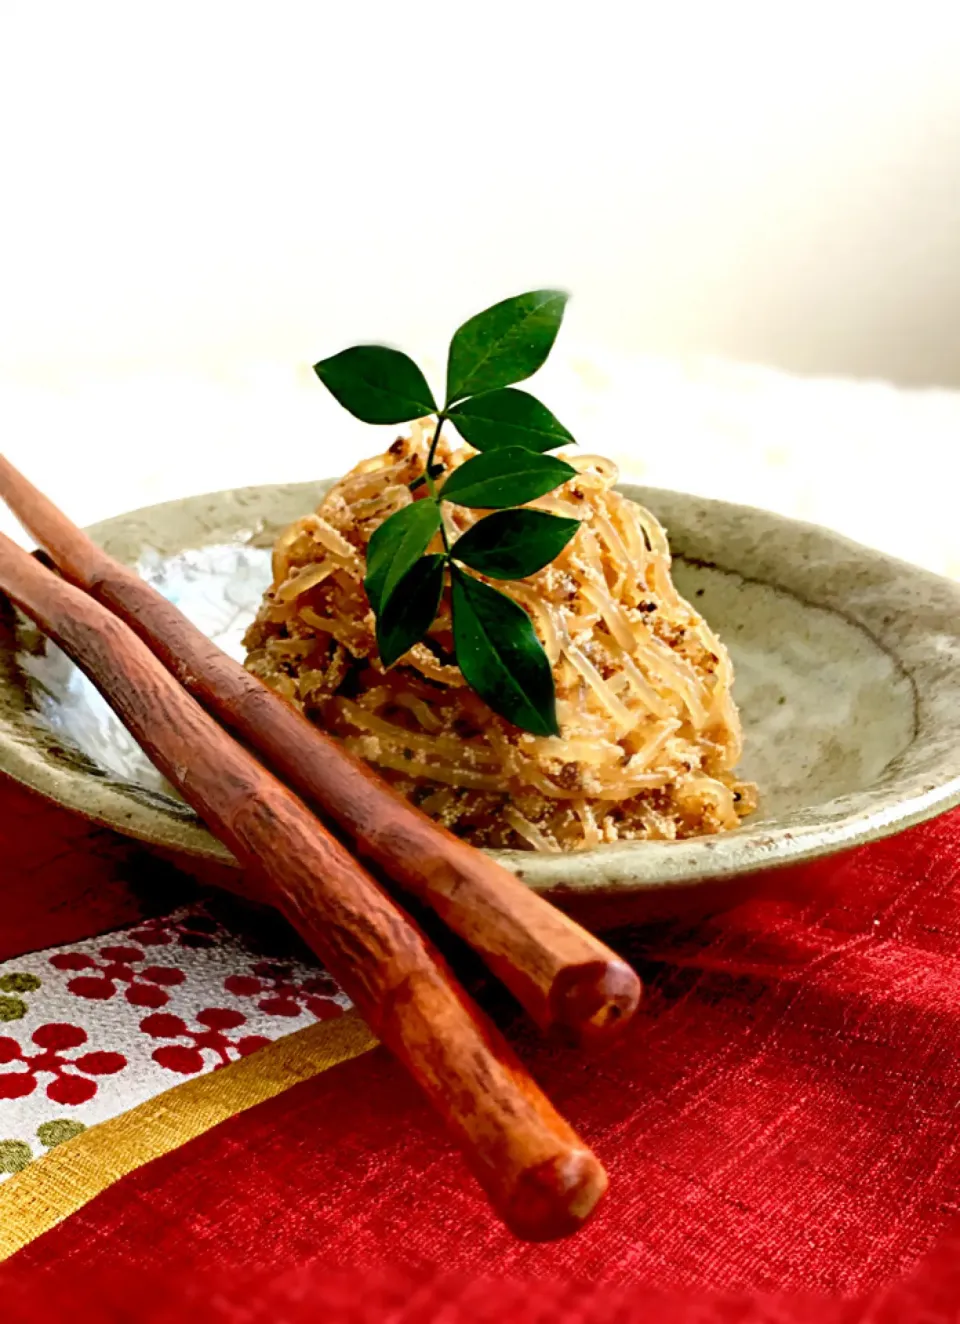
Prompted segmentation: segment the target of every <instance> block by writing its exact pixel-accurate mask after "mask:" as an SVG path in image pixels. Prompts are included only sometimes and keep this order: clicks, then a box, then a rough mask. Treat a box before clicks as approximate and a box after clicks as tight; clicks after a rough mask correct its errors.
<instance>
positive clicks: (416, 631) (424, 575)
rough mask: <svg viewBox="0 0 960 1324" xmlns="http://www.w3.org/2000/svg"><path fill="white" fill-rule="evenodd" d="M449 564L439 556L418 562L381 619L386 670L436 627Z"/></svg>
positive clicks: (381, 648)
mask: <svg viewBox="0 0 960 1324" xmlns="http://www.w3.org/2000/svg"><path fill="white" fill-rule="evenodd" d="M446 562H447V558H446V557H445V556H441V555H440V554H439V553H438V554H436V555H434V556H424V557H423V558H422V559H421V560H419V561H417V562H416V564H415V565H414V566H412V567H411V569H409V570H408V571H407V573H406V574H405V575H404V577H403V578H402V579H401V580H400V583H399V584H398V586H397V591H396V592H395V593H394V594H393V596H392V597H391V599H390V601H389V602H388V603H387V604H386V606H385V607H384V609H383V611H382V612H380V614H379V615H378V616H377V649H378V650H379V653H380V661H381V662H382V663H383V665H384V666H385V667H392V666H393V664H394V662H396V661H398V660H399V659H400V658H401V657H403V655H404V653H406V652H408V651H409V650H410V649H411V648H412V647H413V645H414V644H415V643H417V642H418V641H419V640H421V639H422V638H423V636H424V635H425V634H426V633H427V631H428V630H429V629H430V626H431V625H432V624H433V621H434V617H435V616H436V614H437V608H438V607H439V606H440V594H441V593H442V592H443V570H444V566H445V565H446Z"/></svg>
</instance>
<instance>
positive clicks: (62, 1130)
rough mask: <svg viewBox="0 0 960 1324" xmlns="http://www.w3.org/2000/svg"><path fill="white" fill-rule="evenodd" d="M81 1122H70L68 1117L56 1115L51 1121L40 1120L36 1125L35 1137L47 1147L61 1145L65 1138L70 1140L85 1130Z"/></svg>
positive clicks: (51, 1147)
mask: <svg viewBox="0 0 960 1324" xmlns="http://www.w3.org/2000/svg"><path fill="white" fill-rule="evenodd" d="M86 1129H87V1128H86V1127H85V1126H84V1124H83V1122H71V1120H70V1119H69V1117H58V1118H56V1119H55V1120H54V1121H52V1122H41V1123H40V1125H39V1126H38V1127H37V1139H38V1140H39V1141H40V1143H41V1145H45V1146H46V1147H47V1149H53V1148H54V1147H55V1146H56V1145H62V1144H63V1142H64V1141H65V1140H72V1139H73V1137H74V1136H78V1135H79V1134H80V1132H81V1131H86Z"/></svg>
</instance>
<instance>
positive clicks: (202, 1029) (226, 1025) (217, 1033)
mask: <svg viewBox="0 0 960 1324" xmlns="http://www.w3.org/2000/svg"><path fill="white" fill-rule="evenodd" d="M246 1019H247V1018H246V1016H244V1014H243V1013H242V1012H240V1011H230V1010H229V1009H228V1008H226V1007H204V1009H203V1010H202V1011H198V1012H197V1022H198V1025H199V1029H196V1030H191V1029H190V1027H189V1026H188V1025H187V1024H186V1022H185V1021H184V1020H183V1018H182V1017H181V1016H170V1015H167V1014H165V1013H164V1012H157V1013H155V1014H154V1015H153V1016H148V1017H147V1018H146V1020H143V1021H141V1022H140V1029H141V1030H143V1032H144V1034H149V1035H150V1036H151V1038H153V1039H189V1040H190V1045H189V1047H185V1046H184V1045H183V1044H164V1046H163V1047H162V1048H155V1049H154V1050H153V1053H152V1057H153V1060H154V1062H157V1063H158V1064H159V1065H160V1066H162V1067H166V1068H167V1070H168V1071H176V1072H179V1073H180V1075H183V1076H192V1075H196V1074H197V1072H199V1071H202V1070H203V1068H204V1065H205V1058H204V1056H203V1054H204V1050H206V1051H207V1052H209V1053H214V1054H216V1057H217V1059H218V1060H217V1063H216V1065H217V1066H218V1067H225V1066H226V1065H227V1063H228V1062H234V1061H236V1059H237V1058H238V1057H248V1056H249V1055H250V1054H251V1053H255V1052H256V1051H257V1049H258V1048H263V1046H264V1045H265V1044H268V1043H270V1040H269V1039H268V1038H267V1037H266V1036H265V1035H262V1034H247V1035H242V1036H241V1037H240V1038H234V1037H232V1036H231V1035H229V1034H227V1033H226V1032H227V1031H228V1030H238V1029H239V1028H240V1027H241V1025H244V1024H245V1023H246Z"/></svg>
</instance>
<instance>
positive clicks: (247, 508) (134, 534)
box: [0, 480, 960, 902]
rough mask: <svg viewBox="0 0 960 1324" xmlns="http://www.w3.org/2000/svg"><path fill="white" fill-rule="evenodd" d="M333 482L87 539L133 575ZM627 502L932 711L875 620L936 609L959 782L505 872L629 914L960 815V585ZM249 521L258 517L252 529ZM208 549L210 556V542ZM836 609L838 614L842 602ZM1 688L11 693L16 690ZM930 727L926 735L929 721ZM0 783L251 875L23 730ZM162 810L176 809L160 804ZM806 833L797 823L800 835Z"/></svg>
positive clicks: (772, 517)
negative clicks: (822, 579) (741, 544)
mask: <svg viewBox="0 0 960 1324" xmlns="http://www.w3.org/2000/svg"><path fill="white" fill-rule="evenodd" d="M332 481H333V480H323V481H317V482H312V483H311V482H307V483H293V484H289V483H276V484H258V485H255V486H250V487H243V488H233V489H225V490H224V491H221V492H211V493H203V494H200V495H197V496H191V497H185V498H179V499H177V500H173V501H167V502H162V503H158V504H155V505H151V506H142V507H139V508H138V509H136V510H132V511H128V512H124V513H122V514H118V515H114V516H112V517H110V518H108V519H105V520H101V521H99V522H98V523H96V524H94V525H92V526H90V527H89V528H88V529H87V530H86V532H87V533H88V534H89V535H90V536H91V537H93V538H94V540H95V541H98V542H101V543H103V544H104V545H105V546H107V548H108V550H110V551H111V552H112V553H113V554H114V555H119V556H120V559H122V560H126V561H128V562H129V561H130V560H131V559H135V558H131V556H130V554H129V550H128V551H127V554H126V555H124V554H123V552H124V548H125V547H126V548H127V549H129V547H130V546H132V544H133V543H135V542H137V541H139V542H140V546H141V550H142V547H143V546H144V545H147V544H149V539H147V538H145V537H144V534H145V532H146V530H147V529H149V528H150V526H151V524H154V525H155V522H156V520H157V517H158V515H159V514H160V513H161V512H164V511H172V510H176V511H177V512H178V514H179V515H180V516H181V517H186V516H187V515H188V514H192V517H193V523H194V524H196V523H197V522H198V521H199V520H200V517H201V512H202V511H206V512H208V514H210V513H212V512H222V518H223V519H225V520H226V521H227V523H228V524H229V525H231V526H232V535H228V536H233V537H235V535H236V532H237V531H238V529H242V530H243V531H244V532H248V533H253V534H256V532H257V531H256V530H255V529H253V528H252V527H251V526H250V516H251V515H254V514H255V512H256V507H257V505H258V504H259V503H260V502H262V500H263V497H264V494H266V493H269V494H271V495H272V496H273V497H275V498H276V499H279V498H280V497H281V496H283V497H284V499H286V498H289V502H290V508H291V510H296V509H299V510H301V511H302V510H304V509H309V508H311V506H312V505H316V504H317V501H318V500H319V499H320V497H321V496H322V494H323V492H324V491H325V490H326V489H327V487H328V486H329V485H330V482H332ZM619 490H620V491H622V492H623V493H624V494H625V495H626V496H628V497H631V498H632V499H634V500H638V501H641V502H642V503H643V504H644V505H648V506H650V507H651V508H653V509H654V510H655V511H656V513H657V516H658V518H659V519H660V520H661V522H662V523H664V524H665V525H666V526H667V528H668V530H669V528H670V525H671V523H672V522H673V519H674V517H682V518H683V521H684V526H685V527H684V529H683V531H682V533H681V534H680V535H679V536H678V537H677V538H676V539H675V540H674V539H673V538H672V539H671V545H672V548H673V543H674V541H676V543H677V547H676V548H675V549H674V555H675V558H676V559H677V560H683V561H687V562H689V563H692V564H697V565H702V566H706V567H710V568H715V569H718V570H720V571H722V572H726V573H734V574H738V575H741V576H742V577H743V578H745V579H748V580H750V581H752V582H754V583H758V584H764V585H767V586H768V587H771V588H773V589H775V590H776V591H778V592H781V593H784V592H786V593H789V594H792V595H793V596H794V597H796V598H798V599H799V600H800V601H802V602H804V603H805V604H807V605H809V606H813V607H819V608H825V609H827V610H830V611H833V612H836V613H837V614H839V615H840V616H842V617H844V618H845V619H847V620H848V621H849V622H850V623H851V624H853V625H855V626H857V627H858V628H859V629H861V630H863V631H865V633H866V634H867V635H868V636H870V637H871V638H872V639H873V641H874V642H875V643H876V644H877V645H878V646H879V647H880V648H882V649H883V651H884V652H885V653H887V655H888V656H889V657H891V658H892V659H893V660H894V661H895V662H896V663H897V664H898V665H899V666H900V667H901V669H902V671H903V672H904V674H905V675H906V676H908V677H909V679H910V681H911V684H912V686H913V690H914V697H915V703H916V704H917V705H919V706H922V704H923V703H924V702H925V701H926V699H927V698H928V691H927V690H922V689H918V686H917V679H916V672H915V671H914V670H912V669H911V668H910V666H909V665H908V662H907V661H905V660H904V655H903V648H902V647H901V649H900V650H895V649H894V648H893V647H892V646H890V645H891V642H892V641H891V639H890V635H891V632H892V630H893V627H894V626H895V624H897V623H898V622H899V623H901V624H902V622H903V618H904V613H899V614H898V613H897V612H896V611H894V613H893V615H892V617H890V613H889V610H888V609H887V610H886V611H885V613H882V614H881V616H880V617H879V618H878V619H879V620H882V621H883V622H884V624H883V625H882V626H881V627H876V624H875V622H874V621H873V620H872V618H871V617H870V616H869V612H870V611H872V610H874V608H879V609H883V608H884V604H885V603H886V604H887V607H888V606H889V602H890V600H891V598H892V597H893V596H894V595H893V594H892V592H891V589H890V585H891V582H896V581H897V580H898V579H900V580H903V581H904V583H905V585H907V586H909V587H911V588H912V589H913V590H914V597H915V599H917V598H923V599H924V602H925V611H926V614H927V616H929V617H930V621H929V623H928V626H927V632H928V633H929V632H930V629H931V627H933V628H935V629H939V630H940V632H941V634H942V636H943V639H944V642H945V646H946V642H947V641H949V644H950V645H951V647H950V648H947V649H946V653H947V654H949V655H950V656H946V657H945V659H944V666H943V667H942V668H941V670H940V672H936V668H934V667H933V666H932V662H931V653H930V649H929V647H928V650H927V652H926V653H924V652H923V649H922V647H920V644H922V643H923V639H921V640H920V642H919V644H918V649H919V654H918V656H919V660H920V661H921V662H922V663H923V664H924V666H925V668H926V669H927V670H928V671H931V672H936V674H932V675H931V677H930V678H928V685H929V686H932V687H933V689H934V690H937V687H938V686H939V689H941V690H943V692H944V693H943V694H942V695H939V697H940V698H941V699H944V700H948V699H950V698H953V699H955V700H956V701H957V703H956V708H957V712H958V716H957V718H956V719H955V720H954V730H955V734H956V735H957V737H958V739H957V742H956V744H957V750H958V752H957V755H956V757H955V761H954V764H953V766H952V767H951V768H950V770H949V775H946V769H945V770H944V772H943V773H942V774H941V775H937V776H929V777H927V778H926V779H924V778H923V777H919V776H917V775H914V776H913V778H912V780H911V781H910V782H909V783H908V785H907V786H905V787H904V792H903V793H902V794H901V795H899V796H897V795H896V794H895V788H894V787H893V786H887V787H886V788H885V793H884V791H883V789H882V784H881V787H878V788H877V789H876V790H874V791H872V792H871V791H870V790H868V789H863V790H861V791H858V792H855V793H852V794H851V795H848V796H844V797H838V798H835V799H834V800H831V801H827V802H824V804H823V805H821V806H818V809H819V810H821V811H823V810H826V809H828V808H829V807H830V806H837V807H838V808H836V809H835V810H834V812H833V814H832V816H830V817H826V818H825V817H824V816H823V813H821V815H820V818H819V819H817V818H815V817H813V815H812V814H811V813H810V812H807V813H805V814H799V815H793V816H791V817H789V818H788V819H787V820H786V821H784V823H783V824H782V825H778V824H777V823H768V824H764V823H762V822H760V823H757V824H756V825H753V824H751V823H750V822H749V821H748V822H747V823H745V824H744V825H743V826H741V827H740V828H738V829H736V830H735V831H733V832H730V833H722V834H718V835H717V836H712V837H696V838H689V839H686V840H683V841H675V842H648V841H639V842H616V843H610V844H607V845H603V846H599V847H593V848H591V849H588V850H585V851H579V852H576V853H569V854H564V855H549V856H545V855H536V854H533V853H532V852H526V851H519V850H505V851H494V852H491V853H492V854H493V855H494V856H495V857H496V858H497V859H499V860H501V861H502V862H503V863H504V864H506V865H507V867H508V868H510V869H512V870H513V872H515V873H516V874H517V875H518V876H519V877H521V878H523V879H524V881H525V882H526V883H527V884H528V885H529V886H531V887H533V888H534V889H535V890H537V891H543V892H546V893H548V894H552V895H555V896H557V897H558V898H560V897H563V896H567V897H570V898H571V899H585V900H587V899H593V898H602V897H616V898H617V899H618V900H622V901H624V902H628V901H629V898H630V896H631V895H634V896H643V895H649V894H650V893H651V892H653V891H656V892H662V891H663V890H665V889H681V888H691V887H697V886H699V885H702V884H707V883H714V882H718V881H721V880H725V879H732V878H736V877H740V876H747V875H751V874H756V873H765V872H766V871H768V870H770V869H774V868H780V867H785V866H789V865H796V864H800V863H804V862H807V861H810V860H814V859H818V858H821V857H824V856H826V855H831V854H835V853H837V852H839V851H843V850H847V849H849V848H851V847H854V846H858V845H863V844H866V843H867V842H870V841H876V840H880V839H881V838H883V837H888V836H891V835H894V834H895V833H898V832H900V831H903V830H904V829H906V828H908V827H911V826H913V825H915V824H917V823H920V822H923V821H926V820H928V819H930V818H933V817H935V816H936V815H938V814H940V813H943V812H945V811H946V810H948V809H950V808H953V807H955V806H957V805H958V804H960V666H950V665H948V664H949V663H950V662H951V661H952V662H956V663H960V584H957V583H955V582H954V581H952V580H949V579H946V578H944V577H941V576H939V575H935V574H933V573H932V572H930V571H927V570H924V569H922V568H921V567H917V566H913V565H910V564H909V563H907V562H904V561H901V560H898V559H897V558H894V557H890V556H888V555H886V554H885V553H883V552H880V551H877V550H875V549H872V548H868V547H864V546H862V545H861V544H858V543H856V542H854V541H852V540H851V539H848V538H846V537H845V536H844V535H842V534H839V533H836V532H835V531H833V530H831V529H827V528H824V527H822V526H820V525H816V524H810V523H806V522H804V521H800V520H795V519H792V518H790V517H788V516H785V515H779V514H776V513H774V512H771V511H766V510H761V509H758V508H756V507H752V506H744V505H739V504H737V503H733V502H728V501H723V500H719V499H717V498H710V497H701V496H696V495H692V494H688V493H682V492H675V491H672V490H670V489H665V488H649V487H642V486H638V485H635V484H621V485H619ZM241 515H243V516H244V518H243V519H242V520H241V519H240V516H241ZM731 520H735V521H737V523H738V524H739V525H742V526H743V527H744V528H745V529H748V530H752V533H753V541H754V554H755V555H756V557H757V560H758V562H759V565H760V566H761V567H762V566H763V565H764V564H765V563H766V564H775V565H776V567H777V570H776V573H775V574H774V575H772V576H771V575H764V574H759V573H753V572H751V573H750V574H745V573H744V571H743V570H742V569H740V568H738V567H737V566H736V565H735V564H730V563H726V564H725V563H724V560H723V557H722V548H721V547H719V546H718V545H717V536H716V535H717V532H718V531H719V530H720V529H722V528H723V527H727V528H729V526H730V521H731ZM204 527H205V529H206V526H204ZM711 530H712V531H713V532H712V533H711ZM784 531H786V532H787V533H788V534H789V537H790V539H791V542H792V544H793V546H794V549H795V550H796V551H797V553H798V554H797V555H793V556H790V557H787V558H786V559H784V558H783V556H782V554H781V556H780V558H779V559H776V557H775V556H774V554H773V553H772V552H771V550H770V548H771V547H772V546H775V545H776V544H777V542H778V538H777V536H776V535H781V537H782V535H783V533H784ZM261 532H262V525H261ZM208 533H209V534H210V536H207V534H208ZM770 535H774V536H773V537H771V536H770ZM131 540H132V542H131ZM216 540H217V539H216V537H215V535H214V534H213V531H212V529H210V530H207V532H205V535H204V538H203V542H205V543H207V544H209V543H210V542H212V541H216ZM248 541H255V537H251V538H248ZM270 541H272V535H271V536H270ZM764 544H766V551H764ZM196 545H198V546H199V545H203V544H202V543H201V542H199V541H198V542H197V543H196ZM818 552H819V554H820V555H819V560H818V557H817V556H816V555H813V556H812V564H813V565H814V566H815V565H817V564H819V565H820V566H821V567H822V566H825V565H830V566H831V567H832V569H833V570H834V572H842V573H841V574H840V577H841V578H843V574H844V573H845V574H847V575H848V576H849V575H851V574H853V575H854V576H855V578H856V579H857V580H858V581H860V582H861V587H860V589H859V593H860V596H861V597H863V595H864V593H865V594H866V598H865V599H864V601H866V600H867V599H869V597H870V594H871V593H872V594H874V596H875V597H876V595H877V594H878V593H879V597H877V600H876V602H875V603H874V604H873V606H870V607H868V608H864V607H863V606H862V605H861V606H860V608H859V609H858V610H855V611H853V612H852V613H851V610H850V603H851V598H850V590H849V588H848V589H846V590H843V589H841V588H839V587H838V586H837V585H835V586H834V588H833V589H830V587H829V586H828V585H826V584H821V585H820V587H819V592H817V593H816V594H815V595H813V596H811V594H810V592H809V589H810V583H811V571H810V564H811V554H813V553H818ZM771 558H773V560H772V562H771ZM734 559H736V558H734ZM814 573H815V572H814ZM791 581H793V582H791ZM835 598H836V599H838V600H836V601H835V600H833V599H835ZM854 600H856V599H854ZM900 600H901V599H899V598H898V599H897V601H900ZM902 600H903V601H909V598H907V597H906V596H905V597H904V598H903V599H902ZM888 617H889V619H888ZM924 638H926V636H924ZM909 651H910V650H909V649H907V652H909ZM915 651H916V650H915ZM0 684H3V682H2V680H0ZM935 697H937V696H935ZM941 706H944V705H943V704H941ZM22 720H23V721H26V722H30V720H31V719H30V717H29V715H26V716H25V717H24V718H23V719H22ZM917 720H918V722H921V716H920V714H919V707H918V714H917ZM948 729H949V728H948ZM922 732H923V727H922V724H921V726H920V732H919V734H918V736H917V737H916V738H915V740H914V742H913V743H912V744H911V745H910V746H909V747H908V749H907V750H906V751H904V752H903V754H901V755H900V756H898V758H896V759H894V760H893V761H892V762H891V763H890V764H889V765H888V768H887V771H889V770H890V769H891V768H895V766H896V764H897V763H898V762H900V761H902V760H904V758H905V756H906V755H908V754H909V753H910V752H911V751H912V750H913V749H914V746H915V745H916V744H917V743H918V740H920V739H921V738H922ZM53 735H54V736H56V733H53ZM59 743H60V742H59V739H58V738H57V739H55V740H51V741H50V744H51V746H53V745H54V744H59ZM907 761H908V762H909V760H907ZM0 773H3V774H5V775H6V776H8V777H10V778H11V779H12V780H13V781H15V782H17V783H19V784H20V785H22V786H25V787H26V788H27V789H28V790H31V791H34V792H36V793H38V794H40V795H43V796H45V797H46V798H47V799H50V800H53V801H54V802H56V803H58V804H60V805H61V806H62V807H64V808H66V809H68V810H71V811H72V812H75V813H78V814H79V815H81V816H82V817H83V818H85V819H87V820H88V821H91V822H93V823H96V824H98V825H99V826H102V827H107V828H112V829H114V830H115V831H118V832H120V833H121V834H123V835H125V836H129V837H133V838H135V839H137V840H139V841H141V842H143V843H144V844H146V845H148V846H152V847H155V848H157V849H159V850H161V851H164V852H167V853H170V854H173V855H177V856H180V857H182V858H183V859H184V862H186V860H187V859H191V860H193V861H195V862H197V863H201V862H202V863H206V864H213V865H219V866H223V865H228V866H230V865H232V866H234V867H238V866H237V863H236V861H235V860H234V858H233V856H232V855H231V854H230V852H229V851H228V850H227V848H226V847H225V846H223V845H222V844H221V843H220V842H218V841H217V840H216V838H215V837H213V836H212V834H211V833H210V832H209V831H208V830H207V829H206V828H205V827H204V826H203V825H202V824H201V823H199V822H198V821H197V820H196V819H195V817H194V816H193V814H192V811H189V810H186V809H185V810H184V815H183V817H182V818H179V817H177V816H175V815H173V814H171V813H170V805H171V802H170V801H169V800H168V799H167V798H166V797H158V796H157V793H155V792H152V791H150V790H148V789H146V788H141V787H134V786H131V785H130V784H129V783H123V782H120V781H119V780H118V779H115V778H113V777H111V775H110V774H109V773H106V772H103V771H102V770H100V769H97V768H96V766H95V765H94V764H92V763H91V762H90V760H88V759H85V758H84V757H83V756H80V757H79V758H77V759H76V761H75V766H73V767H68V766H66V765H55V764H54V763H53V762H52V760H51V759H50V758H49V757H48V756H46V755H45V754H44V753H43V752H42V751H41V750H40V749H39V748H38V746H37V745H36V744H32V743H31V742H30V741H29V740H26V739H24V738H23V737H22V735H21V736H19V737H18V735H17V733H16V731H15V730H13V731H11V728H10V723H8V722H7V721H2V720H0ZM91 776H94V777H96V778H97V781H98V797H91V796H90V790H91V784H90V777H91ZM761 792H762V788H761ZM97 798H98V800H99V802H98V803H96V804H92V803H91V799H97ZM158 798H160V799H161V800H162V804H158V803H157V801H158ZM870 799H874V800H876V802H877V803H876V805H875V807H874V808H873V809H872V810H868V809H867V808H866V807H865V802H866V801H867V800H870ZM845 802H847V803H848V805H849V807H848V808H847V809H846V810H845V809H844V808H843V805H844V803H845ZM792 819H796V820H797V821H796V822H794V823H793V824H792V825H791V823H792ZM571 861H576V862H577V864H578V865H579V866H580V867H579V869H578V876H577V877H576V878H575V879H572V878H571V877H570V862H571ZM641 865H642V868H641V867H640V866H641Z"/></svg>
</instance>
